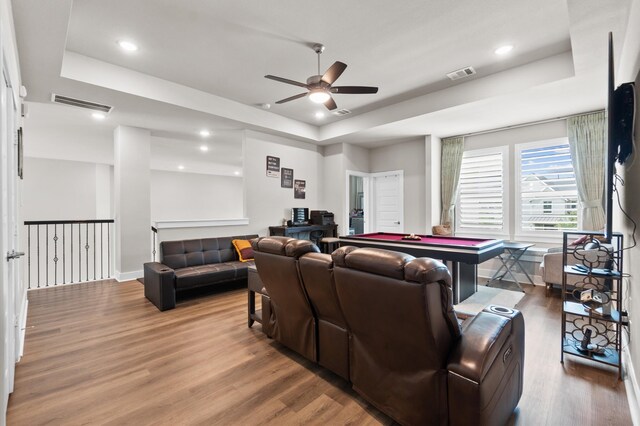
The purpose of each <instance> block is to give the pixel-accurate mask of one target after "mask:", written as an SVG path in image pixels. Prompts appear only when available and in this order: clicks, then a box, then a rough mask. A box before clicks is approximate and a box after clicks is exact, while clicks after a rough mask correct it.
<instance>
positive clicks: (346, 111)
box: [333, 108, 351, 116]
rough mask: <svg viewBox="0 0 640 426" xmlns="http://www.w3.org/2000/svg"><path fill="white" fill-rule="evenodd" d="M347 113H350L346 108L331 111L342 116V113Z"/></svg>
mask: <svg viewBox="0 0 640 426" xmlns="http://www.w3.org/2000/svg"><path fill="white" fill-rule="evenodd" d="M347 114H351V111H349V110H348V109H346V108H343V109H338V110H335V111H333V115H338V116H343V115H347Z"/></svg>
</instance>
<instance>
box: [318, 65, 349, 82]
mask: <svg viewBox="0 0 640 426" xmlns="http://www.w3.org/2000/svg"><path fill="white" fill-rule="evenodd" d="M346 68H347V64H345V63H344V62H340V61H336V62H334V63H333V65H331V66H330V67H329V69H328V70H327V71H326V72H325V73H324V75H323V76H322V79H321V80H322V81H324V82H325V83H327V84H333V82H334V81H336V80H337V79H338V77H340V75H342V73H343V72H344V70H345V69H346Z"/></svg>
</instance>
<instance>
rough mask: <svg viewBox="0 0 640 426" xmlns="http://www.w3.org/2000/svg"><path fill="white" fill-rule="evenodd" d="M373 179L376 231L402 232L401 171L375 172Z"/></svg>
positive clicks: (402, 185) (402, 184)
mask: <svg viewBox="0 0 640 426" xmlns="http://www.w3.org/2000/svg"><path fill="white" fill-rule="evenodd" d="M372 179H373V196H374V202H373V204H374V217H375V224H376V229H375V230H374V231H376V232H398V233H402V232H404V212H403V206H404V200H403V194H404V183H403V174H402V171H395V172H385V173H375V174H374V175H373V176H372Z"/></svg>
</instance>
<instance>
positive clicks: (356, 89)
mask: <svg viewBox="0 0 640 426" xmlns="http://www.w3.org/2000/svg"><path fill="white" fill-rule="evenodd" d="M330 92H331V93H347V94H356V95H358V94H365V93H378V88H377V87H368V86H333V87H332V88H331V89H330Z"/></svg>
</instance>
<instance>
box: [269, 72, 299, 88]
mask: <svg viewBox="0 0 640 426" xmlns="http://www.w3.org/2000/svg"><path fill="white" fill-rule="evenodd" d="M264 78H268V79H269V80H275V81H279V82H280V83H287V84H293V85H294V86H300V87H304V88H305V89H308V88H309V86H308V85H307V84H305V83H300V82H299V81H293V80H289V79H288V78H282V77H277V76H275V75H265V76H264Z"/></svg>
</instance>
